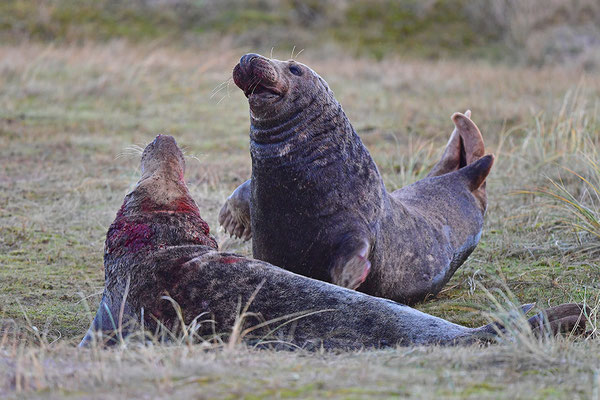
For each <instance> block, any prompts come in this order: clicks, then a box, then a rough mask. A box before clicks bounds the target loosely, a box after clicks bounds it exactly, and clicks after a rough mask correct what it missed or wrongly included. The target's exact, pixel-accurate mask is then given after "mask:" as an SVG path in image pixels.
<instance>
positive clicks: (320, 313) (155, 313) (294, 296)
mask: <svg viewBox="0 0 600 400" xmlns="http://www.w3.org/2000/svg"><path fill="white" fill-rule="evenodd" d="M184 166H185V163H184V159H183V155H182V153H181V151H180V150H179V148H178V147H177V145H176V143H175V140H174V139H173V138H172V137H170V136H165V135H160V136H158V137H157V138H156V139H155V140H154V141H153V142H152V143H151V144H150V145H148V146H147V147H146V149H145V150H144V154H143V156H142V178H141V179H140V181H139V182H138V184H137V186H136V187H135V188H134V189H133V191H132V192H131V193H129V194H128V195H127V196H126V197H125V201H124V203H123V206H122V207H121V209H120V210H119V212H118V213H117V217H116V218H115V221H114V222H113V224H112V225H111V226H110V228H109V230H108V233H107V236H106V245H105V257H104V266H105V273H106V281H105V288H104V293H103V297H102V301H101V303H100V306H99V308H98V312H97V313H96V317H95V318H94V321H93V322H92V325H91V327H90V329H89V331H88V333H87V335H86V336H85V338H84V339H83V341H82V342H81V345H82V346H85V345H89V344H90V343H91V342H93V341H94V340H103V341H106V342H108V343H114V342H116V341H118V340H119V339H120V338H121V337H125V336H127V335H128V334H129V333H130V332H131V331H132V330H135V329H138V330H139V329H140V328H141V326H142V324H143V326H144V328H145V331H146V332H150V333H153V332H155V331H156V329H157V328H158V327H159V326H162V327H165V328H167V329H168V330H169V331H171V332H173V333H174V334H175V335H177V334H180V335H181V334H182V330H183V329H182V325H181V323H183V324H185V326H186V333H187V334H188V335H191V334H192V333H195V334H196V335H198V336H200V337H203V338H205V339H210V338H211V337H213V338H214V337H215V335H217V336H218V337H219V338H220V340H228V335H229V334H230V333H231V332H232V327H233V326H234V325H236V326H237V332H238V334H239V335H240V336H241V338H242V339H243V340H245V341H247V342H249V343H254V344H265V345H266V343H271V344H273V345H275V346H276V347H285V348H292V349H293V348H298V347H300V348H305V349H320V348H326V349H331V348H342V349H357V348H363V347H384V346H395V345H409V344H418V345H427V344H454V343H469V342H472V341H475V340H489V339H491V338H493V337H494V336H495V335H496V334H497V333H498V332H499V331H501V330H502V329H503V328H502V326H500V325H497V324H495V325H486V326H484V327H481V328H474V329H473V328H467V327H464V326H460V325H456V324H453V323H451V322H448V321H445V320H443V319H440V318H436V317H434V316H431V315H428V314H424V313H422V312H419V311H417V310H415V309H412V308H410V307H408V306H404V305H401V304H397V303H395V302H393V301H390V300H385V299H381V298H375V297H371V296H369V295H366V294H363V293H359V292H356V291H353V290H348V289H344V288H342V287H339V286H334V285H331V284H328V283H325V282H322V281H318V280H314V279H310V278H307V277H304V276H300V275H296V274H293V273H291V272H289V271H286V270H284V269H281V268H278V267H275V266H273V265H270V264H268V263H265V262H262V261H258V260H252V259H247V258H244V257H241V256H238V255H235V254H229V253H221V252H218V251H217V244H216V242H215V240H214V239H213V238H212V236H211V235H210V232H209V227H208V225H207V224H206V222H204V220H203V219H202V218H201V216H200V211H199V210H198V207H197V206H196V203H195V202H194V200H193V199H192V198H191V196H190V195H189V192H188V190H187V187H186V185H185V182H184V180H183V172H184ZM528 308H529V307H526V309H528ZM244 309H245V311H246V313H245V319H243V321H241V322H240V314H241V313H242V312H243V311H244ZM579 315H580V306H578V305H563V306H560V307H559V308H557V309H555V310H550V311H549V312H547V316H548V320H549V321H550V325H549V327H550V328H551V329H552V330H553V331H558V330H560V329H563V330H564V329H570V328H573V327H574V326H581V325H582V324H584V322H582V321H583V320H579ZM543 321H544V316H543V314H539V315H537V316H535V317H532V318H531V319H530V320H529V325H530V326H531V327H532V329H534V330H536V331H541V330H543V328H544V325H543V324H542V322H543ZM236 322H237V324H236ZM194 330H195V331H194ZM192 331H194V332H192ZM102 334H103V335H102Z"/></svg>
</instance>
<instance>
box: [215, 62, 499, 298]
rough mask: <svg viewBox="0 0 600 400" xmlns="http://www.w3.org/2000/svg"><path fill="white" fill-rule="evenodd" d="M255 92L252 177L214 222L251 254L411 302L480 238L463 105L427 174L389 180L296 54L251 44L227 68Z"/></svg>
mask: <svg viewBox="0 0 600 400" xmlns="http://www.w3.org/2000/svg"><path fill="white" fill-rule="evenodd" d="M233 77H234V81H235V82H236V84H237V85H238V86H239V87H240V88H241V89H242V90H244V93H245V94H246V95H247V96H248V101H249V104H250V117H251V118H250V119H251V126H250V154H251V157H252V177H251V179H250V180H249V181H247V182H245V183H244V184H243V185H242V186H240V188H238V189H237V190H236V191H235V192H234V193H233V194H232V196H230V197H229V198H228V200H227V201H226V203H225V205H224V206H223V208H222V210H221V213H220V216H219V222H220V223H221V224H222V225H223V226H224V228H225V229H226V230H227V231H228V232H230V233H232V234H234V235H236V236H238V237H242V238H244V239H248V238H250V237H252V250H253V255H254V257H255V258H257V259H260V260H264V261H267V262H269V263H272V264H275V265H278V266H281V267H283V268H286V269H289V270H290V271H293V272H295V273H298V274H301V275H305V276H309V277H312V278H315V279H319V280H324V281H327V282H332V283H335V284H337V285H340V286H344V287H348V288H351V289H356V288H358V290H360V291H364V292H365V293H368V294H371V295H374V296H378V297H385V298H389V299H392V300H395V301H399V302H403V303H406V304H413V303H416V302H418V301H422V300H424V299H425V298H426V297H427V296H429V295H435V294H437V293H438V292H439V291H440V290H441V288H442V287H443V286H444V285H445V284H446V282H447V281H448V280H449V279H450V278H451V277H452V275H453V274H454V272H455V271H456V269H457V268H458V267H459V266H460V265H461V264H462V263H463V262H464V261H465V259H466V258H467V257H468V256H469V254H470V253H471V252H472V251H473V249H474V248H475V247H476V245H477V243H478V242H479V238H480V235H481V230H482V226H483V217H484V213H485V209H486V207H487V199H486V193H485V178H486V176H487V174H488V173H489V171H490V168H491V166H492V163H493V156H491V155H488V156H484V146H483V139H482V137H481V133H480V132H479V130H478V128H477V127H476V126H475V124H474V123H473V122H472V121H471V119H470V112H467V113H465V114H460V113H456V114H455V115H454V116H453V117H452V119H453V121H454V123H455V125H456V129H455V130H454V132H453V134H452V136H451V139H450V142H449V143H448V146H447V148H446V151H445V153H444V155H443V157H442V159H441V160H440V162H439V163H438V164H437V165H436V166H435V167H434V169H433V171H432V172H431V174H430V175H429V176H428V177H427V178H425V179H423V180H421V181H419V182H416V183H415V184H413V185H410V186H407V187H404V188H402V189H399V190H397V191H395V192H393V193H389V192H387V191H386V188H385V186H384V183H383V180H382V178H381V176H380V174H379V171H378V169H377V166H376V165H375V163H374V162H373V159H372V158H371V155H370V154H369V152H368V150H367V149H366V148H365V146H364V145H363V143H362V142H361V140H360V138H359V137H358V135H357V134H356V132H355V130H354V129H353V127H352V125H351V124H350V122H349V120H348V118H347V117H346V115H345V113H344V111H343V109H342V107H341V105H340V104H339V103H338V102H337V100H336V99H335V97H334V95H333V93H332V92H331V90H330V89H329V87H328V85H327V83H326V82H325V81H324V80H323V79H322V78H321V77H320V76H319V75H317V74H316V73H315V72H314V71H312V70H311V69H310V68H308V67H307V66H305V65H302V64H299V63H297V62H295V61H288V62H282V61H278V60H271V59H266V58H264V57H261V56H258V55H255V54H249V55H246V56H244V57H242V59H241V60H240V63H239V64H238V65H237V66H236V67H235V69H234V72H233Z"/></svg>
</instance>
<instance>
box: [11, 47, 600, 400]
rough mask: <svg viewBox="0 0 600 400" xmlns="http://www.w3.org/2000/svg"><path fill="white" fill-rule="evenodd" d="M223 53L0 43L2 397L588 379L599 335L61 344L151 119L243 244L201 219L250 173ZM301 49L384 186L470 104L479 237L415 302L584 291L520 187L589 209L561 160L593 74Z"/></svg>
mask: <svg viewBox="0 0 600 400" xmlns="http://www.w3.org/2000/svg"><path fill="white" fill-rule="evenodd" d="M284 50H285V52H286V53H287V52H288V49H284ZM284 50H282V52H284ZM289 50H290V51H291V49H289ZM241 53H242V51H241V50H239V49H237V48H235V47H223V48H221V49H220V51H219V52H218V54H215V52H213V51H199V50H197V49H195V50H194V49H190V48H174V47H172V46H163V45H157V44H143V43H142V44H137V45H133V44H127V43H125V42H110V43H105V44H98V43H97V44H94V43H91V42H86V43H83V44H80V45H62V46H56V45H46V44H39V43H37V44H36V43H24V44H19V45H3V46H0V60H2V61H0V87H1V88H2V90H1V91H0V152H1V155H2V157H1V158H2V167H1V168H0V371H2V372H0V396H2V395H8V396H14V397H17V396H22V395H26V396H31V397H37V396H40V397H41V396H46V397H56V396H66V395H69V396H73V397H85V396H89V395H90V393H92V392H93V393H95V394H98V393H103V394H104V395H106V396H107V397H109V398H110V397H127V396H130V397H134V396H141V395H142V394H144V393H152V395H156V396H157V397H169V396H172V397H182V396H186V395H190V396H204V397H207V398H264V397H289V398H295V397H304V398H323V397H331V398H364V397H382V398H393V397H395V396H404V395H406V396H412V397H414V398H429V397H436V396H437V397H443V398H548V397H550V398H552V397H555V398H566V397H568V398H578V397H579V398H590V396H592V395H593V394H594V393H597V391H598V383H597V382H598V375H597V374H598V365H600V364H598V363H599V359H598V354H600V353H599V352H598V348H597V347H598V346H597V339H588V340H585V341H581V340H580V341H574V340H573V339H566V340H563V341H561V340H559V341H551V342H549V343H546V344H544V343H541V344H536V345H531V346H529V347H528V348H527V349H523V348H522V347H519V344H520V343H521V342H518V341H517V342H515V343H504V344H501V345H497V346H491V347H488V348H479V347H469V348H462V349H454V348H451V349H438V348H434V349H419V348H416V349H413V348H408V349H397V350H396V349H392V350H387V351H365V352H358V353H357V352H352V353H339V354H336V353H332V354H306V353H298V354H295V353H288V352H284V353H278V352H272V351H251V350H247V349H245V348H244V347H235V348H234V349H232V350H229V351H227V350H224V349H217V350H210V351H208V350H205V349H204V350H203V349H202V348H201V347H199V346H187V345H180V346H171V347H166V348H163V347H161V346H154V347H151V348H137V347H135V346H132V347H131V348H128V349H115V350H110V351H100V350H98V349H94V350H90V351H78V350H76V349H74V348H72V345H73V344H75V343H77V341H78V340H79V339H80V338H81V337H82V335H83V333H84V332H85V330H86V329H87V327H88V324H89V319H90V313H89V309H92V310H94V309H95V307H96V306H97V304H98V301H99V294H100V292H101V290H102V285H103V269H102V254H103V242H104V236H105V234H106V230H107V229H108V226H109V225H110V223H111V222H112V220H113V218H114V216H115V214H116V211H117V210H118V208H119V207H120V205H121V202H122V200H123V197H124V196H125V194H126V193H127V191H128V190H129V189H130V188H131V185H132V184H133V183H134V182H135V181H136V180H137V178H138V175H139V169H138V168H139V165H138V163H139V154H137V153H136V151H135V150H132V149H131V146H132V145H138V146H144V145H145V144H147V143H148V142H150V141H151V140H152V139H153V137H154V135H156V134H158V133H169V134H173V135H175V137H176V139H177V141H178V143H179V144H180V145H181V146H182V147H184V148H185V150H186V155H187V164H188V165H187V171H186V180H187V182H188V185H189V187H190V190H191V193H192V195H193V196H194V198H195V199H196V201H197V202H198V204H199V205H200V208H201V212H202V215H203V217H204V218H205V219H206V220H207V222H208V223H209V224H210V226H211V228H212V231H213V233H214V234H215V235H216V237H217V240H218V242H219V244H220V248H221V249H222V250H227V251H235V252H238V253H241V254H244V255H250V253H251V251H250V246H249V244H247V243H241V242H239V241H236V240H232V239H229V238H227V236H226V235H225V234H224V233H223V232H222V231H221V230H219V229H218V226H217V222H216V218H217V213H218V210H219V208H220V206H221V204H222V202H223V201H224V199H225V198H226V197H227V195H228V194H229V193H230V192H231V190H233V189H234V188H235V187H236V186H237V185H238V184H239V183H241V182H242V181H244V180H245V179H247V177H248V176H249V174H250V158H249V154H248V136H247V131H248V109H247V103H246V99H245V97H244V96H243V94H242V93H241V92H240V91H239V90H238V89H236V88H235V86H234V85H233V84H230V85H229V86H228V87H227V85H222V87H223V89H222V90H218V88H220V87H221V86H220V84H221V83H223V82H227V80H228V79H229V77H230V76H229V75H230V71H231V67H232V66H233V65H235V63H236V62H237V60H238V59H239V56H240V55H241ZM274 55H275V56H277V51H276V52H275V54H274ZM299 60H300V61H302V62H306V63H307V64H308V65H310V66H311V67H313V68H314V69H315V70H317V71H318V72H319V73H320V74H321V75H322V76H323V77H324V78H325V79H326V80H327V81H328V82H329V83H330V84H331V86H332V88H333V89H334V91H335V93H336V96H337V98H338V99H339V100H340V102H341V103H342V105H343V106H344V109H345V111H346V113H347V115H348V116H349V118H350V120H351V121H352V122H353V124H354V126H355V127H356V128H357V130H358V132H359V134H360V135H361V137H362V139H363V141H364V142H365V144H366V145H367V146H368V148H369V149H370V151H371V153H372V155H373V157H374V159H375V160H376V162H377V164H378V165H379V167H380V169H381V172H382V174H383V176H384V179H385V181H386V184H387V185H388V188H389V189H393V188H397V187H400V186H403V185H405V184H408V183H410V182H413V181H414V180H416V179H418V178H420V177H422V176H423V175H424V174H426V173H427V171H428V169H429V168H430V167H431V166H432V165H433V164H434V163H435V161H436V159H437V158H438V157H439V156H440V154H441V151H442V150H443V147H444V145H445V144H446V142H447V139H448V137H449V135H450V132H451V131H452V123H451V121H450V115H451V114H452V113H453V112H455V111H464V110H465V109H467V108H470V109H472V110H473V119H474V121H475V122H476V123H477V124H478V125H479V127H480V128H481V131H482V133H483V136H484V138H485V141H486V145H487V147H488V149H489V151H490V152H493V153H495V154H496V156H497V162H496V164H495V166H494V168H493V170H492V174H491V176H490V178H489V180H488V191H489V201H490V203H489V208H488V213H487V217H486V218H487V220H486V225H485V229H484V232H483V236H482V240H481V243H480V245H479V246H478V248H477V249H476V251H475V252H474V253H473V255H472V256H471V257H470V259H469V260H468V261H467V263H466V264H465V265H463V266H462V267H461V268H460V269H459V270H458V271H457V273H456V275H455V276H454V277H453V278H452V280H451V281H450V282H449V284H448V285H447V287H446V288H445V289H444V290H443V291H442V293H441V294H440V295H438V296H437V297H436V298H434V299H431V300H430V301H428V302H426V303H424V304H421V305H419V306H418V308H419V309H421V310H423V311H426V312H429V313H432V314H434V315H437V316H441V317H444V318H448V319H450V320H452V321H455V322H457V323H462V324H465V325H469V326H476V325H479V324H482V323H485V322H487V315H486V313H487V312H489V311H493V310H494V309H495V306H494V302H493V300H492V299H491V298H490V297H489V296H488V295H487V294H486V290H488V291H490V292H491V293H493V294H494V295H495V296H496V297H498V298H501V297H502V296H501V294H502V293H507V292H510V293H512V296H514V300H515V302H518V303H530V302H537V303H538V305H539V306H540V307H546V306H548V305H556V304H559V303H562V302H567V301H578V302H579V301H584V300H585V301H586V302H588V303H589V304H591V305H592V306H594V305H596V304H598V301H599V294H600V287H599V283H598V282H600V254H599V252H597V251H595V250H594V245H595V244H597V238H594V237H592V236H590V235H588V236H585V235H584V236H582V235H581V234H578V233H577V232H574V230H573V227H572V226H569V225H568V224H565V223H564V221H573V219H572V218H571V217H570V216H569V213H568V211H567V210H565V209H564V207H561V206H560V203H557V202H554V201H550V200H551V199H549V198H547V197H544V196H539V195H537V194H535V193H519V191H523V190H525V191H529V192H535V191H536V190H538V189H539V188H544V187H545V188H552V186H551V183H550V181H549V180H548V178H551V179H553V180H554V181H556V182H558V181H559V178H562V185H563V187H564V190H566V191H568V193H571V194H572V195H573V196H575V198H576V199H577V200H578V201H579V202H581V204H583V205H586V206H590V205H589V197H586V196H585V194H584V192H583V188H585V184H582V181H581V179H580V178H578V177H577V176H575V175H573V174H570V173H566V172H565V170H564V169H563V167H567V168H569V169H571V170H573V171H577V172H578V173H580V174H581V176H583V177H586V179H587V178H590V179H591V177H593V176H594V175H593V174H594V171H593V168H590V164H589V163H588V162H586V161H585V158H584V157H582V154H586V155H588V156H590V157H592V159H593V160H594V161H597V159H596V158H594V157H596V153H595V150H594V149H595V148H596V146H597V145H598V140H599V138H598V131H599V129H600V119H599V118H598V117H599V114H598V110H599V109H598V103H597V98H598V96H599V95H600V79H599V78H598V76H597V75H593V74H586V73H585V72H578V71H574V70H572V69H566V68H552V67H546V68H542V69H530V68H520V67H513V68H511V67H507V66H492V65H489V64H484V63H472V62H466V61H460V62H459V61H435V62H434V61H417V60H406V59H402V60H401V59H397V58H394V57H390V58H387V59H385V60H383V61H381V62H373V60H372V59H370V58H354V57H351V56H349V55H348V54H345V53H332V54H329V55H328V56H326V57H323V56H322V54H321V52H320V49H315V50H314V51H313V50H311V49H308V50H306V51H304V52H303V53H302V55H301V57H300V59H299ZM549 82H551V83H552V84H551V85H549V84H548V83H549ZM581 82H584V84H581ZM500 83H501V84H500ZM215 88H216V89H217V90H216V92H217V93H216V94H215V95H214V96H212V92H213V89H215ZM211 96H212V97H211ZM594 182H595V181H594ZM484 289H485V290H484ZM82 299H85V300H84V301H82ZM11 321H14V322H15V323H16V326H17V328H18V331H17V332H14V329H15V328H14V327H13V324H12V322H11ZM34 326H35V327H36V328H37V331H36V330H34V329H33V327H34ZM38 334H39V335H41V336H43V337H42V340H40V338H39V337H38ZM14 337H17V339H18V340H14ZM49 343H53V344H49ZM521 344H522V343H521ZM594 374H596V375H594ZM594 391H595V392H594Z"/></svg>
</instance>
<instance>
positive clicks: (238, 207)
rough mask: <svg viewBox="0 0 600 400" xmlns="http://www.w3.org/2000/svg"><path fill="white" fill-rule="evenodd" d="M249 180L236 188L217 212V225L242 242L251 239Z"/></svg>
mask: <svg viewBox="0 0 600 400" xmlns="http://www.w3.org/2000/svg"><path fill="white" fill-rule="evenodd" d="M250 183H251V181H250V179H248V180H247V181H246V182H244V183H242V184H241V185H240V186H238V188H237V189H235V190H234V191H233V193H232V194H231V195H230V196H229V197H228V198H227V200H226V201H225V204H223V207H222V208H221V211H220V212H219V224H220V225H221V226H222V227H223V229H225V232H227V233H229V235H230V236H235V237H237V238H240V239H242V240H244V241H246V240H249V239H250V238H251V237H252V230H251V227H250Z"/></svg>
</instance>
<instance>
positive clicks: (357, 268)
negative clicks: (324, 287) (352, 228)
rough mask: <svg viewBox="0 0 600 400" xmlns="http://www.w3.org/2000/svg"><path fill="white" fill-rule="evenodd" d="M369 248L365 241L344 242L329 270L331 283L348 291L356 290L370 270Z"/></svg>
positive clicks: (351, 240) (352, 240)
mask: <svg viewBox="0 0 600 400" xmlns="http://www.w3.org/2000/svg"><path fill="white" fill-rule="evenodd" d="M369 247H370V246H369V242H368V241H367V240H365V239H358V240H357V239H350V240H346V241H344V243H342V245H341V246H340V247H339V250H338V252H337V257H336V259H335V260H334V264H333V267H332V268H331V282H332V283H334V284H336V285H338V286H342V287H345V288H348V289H356V288H358V287H359V286H360V285H361V284H362V283H363V282H364V281H365V279H367V275H368V274H369V271H370V270H371V262H370V261H369V259H368V257H369Z"/></svg>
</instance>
